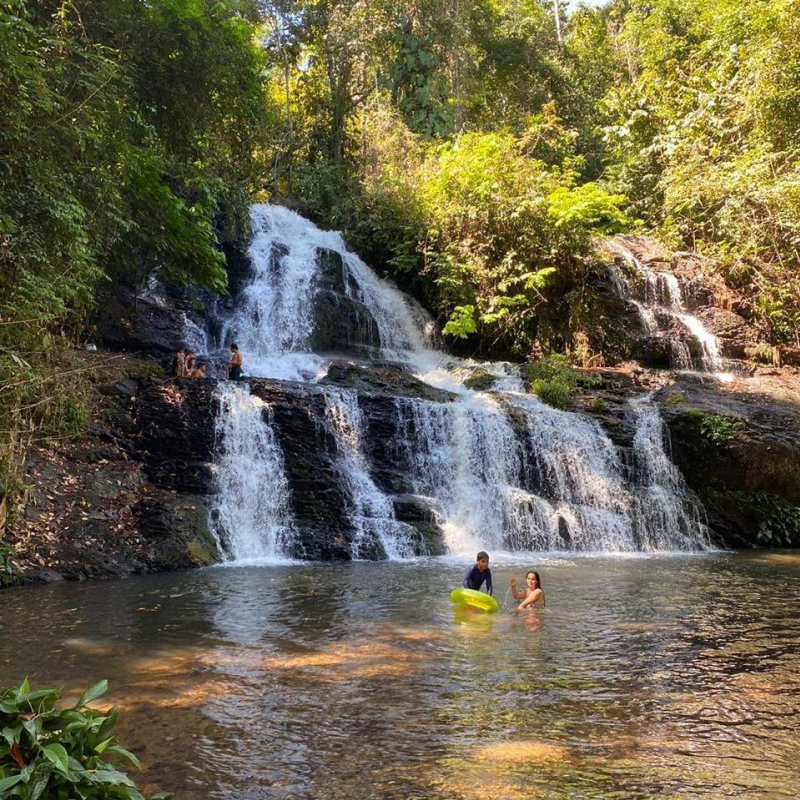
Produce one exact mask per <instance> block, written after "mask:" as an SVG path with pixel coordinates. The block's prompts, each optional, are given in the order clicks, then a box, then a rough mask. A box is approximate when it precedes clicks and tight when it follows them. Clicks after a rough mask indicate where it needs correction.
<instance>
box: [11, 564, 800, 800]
mask: <svg viewBox="0 0 800 800" xmlns="http://www.w3.org/2000/svg"><path fill="white" fill-rule="evenodd" d="M492 555H493V556H494V554H492ZM515 559H516V560H515ZM468 563H469V562H468V561H467V560H466V559H457V558H447V559H435V560H433V559H428V560H417V561H416V562H415V563H413V564H412V563H401V562H394V563H392V562H384V563H353V564H340V565H317V566H311V565H296V566H290V565H282V566H271V567H260V568H253V567H248V568H241V567H240V568H233V567H231V568H227V569H207V570H202V571H199V572H194V573H184V574H172V575H161V576H147V577H141V578H132V579H129V580H125V581H116V582H108V583H96V584H91V585H75V584H60V585H52V586H47V587H32V588H28V589H20V590H15V591H13V592H4V593H2V594H0V602H1V603H2V604H3V605H2V611H3V613H2V626H3V627H2V638H0V683H2V684H9V683H11V682H14V681H19V680H21V679H22V677H24V676H25V675H27V676H29V678H30V679H31V681H32V682H33V683H34V684H35V685H37V686H40V685H43V684H51V685H61V686H64V687H66V691H67V693H68V694H69V695H70V696H71V697H73V698H76V697H77V695H78V694H79V692H80V691H81V689H82V688H84V687H85V686H86V685H88V684H91V683H93V682H95V681H97V680H99V679H101V678H104V677H106V678H108V679H109V681H110V685H111V691H110V697H109V702H112V701H113V702H115V703H118V704H119V706H120V710H121V722H120V736H121V739H122V742H123V744H124V745H125V746H127V747H129V748H131V749H132V750H133V751H134V752H135V753H136V754H137V755H138V756H139V757H140V758H141V760H142V762H143V764H144V768H145V772H144V775H143V776H142V783H143V785H144V786H146V787H150V790H151V791H156V789H161V790H169V791H172V792H174V800H198V799H199V798H203V799H204V800H205V798H215V799H216V800H243V799H245V800H250V799H252V800H256V798H269V797H283V798H292V799H294V798H297V799H300V798H303V799H304V800H352V799H353V798H360V797H376V798H391V799H392V800H395V799H396V800H406V798H425V800H467V799H468V798H485V797H493V796H497V797H503V798H513V797H519V798H525V800H530V798H536V797H541V798H548V799H549V800H574V799H575V798H596V799H597V800H645V799H646V798H650V797H669V798H675V799H676V800H694V799H695V798H707V800H719V798H722V797H754V798H764V800H773V798H774V799H775V800H782V799H783V798H796V786H797V781H796V778H797V765H796V764H797V759H796V757H797V743H798V739H797V732H796V720H797V718H798V716H800V631H798V628H797V625H796V609H797V606H798V603H800V556H799V555H798V554H796V553H792V552H786V553H753V554H739V555H734V554H703V555H696V556H686V555H684V556H673V557H661V556H649V557H638V558H624V559H623V558H608V557H602V556H595V557H581V556H578V555H576V554H575V553H570V554H567V555H562V554H547V555H544V556H539V557H536V559H535V560H534V557H533V556H530V557H529V556H527V555H520V554H514V555H506V556H504V557H502V558H498V559H494V557H493V559H492V564H491V567H492V570H493V577H494V583H495V587H496V589H495V594H496V596H497V597H498V599H499V600H501V601H503V604H504V608H503V609H501V611H500V613H498V614H491V615H490V614H482V613H477V612H470V611H468V610H465V609H459V608H457V607H453V606H452V605H451V603H450V601H449V599H448V593H449V590H450V589H451V588H452V587H453V586H455V585H458V584H459V583H460V580H461V577H462V575H463V573H464V571H465V569H466V567H467V566H468ZM530 567H535V568H538V569H539V570H540V572H541V575H542V581H543V586H544V589H545V592H546V594H547V607H546V608H545V609H544V610H541V611H538V612H529V613H528V612H525V613H515V612H513V611H512V610H511V608H512V607H513V603H511V602H507V601H508V596H507V590H508V583H509V579H510V578H511V577H512V576H514V577H516V579H517V580H518V581H519V580H520V579H521V578H522V575H523V573H524V571H525V570H526V569H528V568H530ZM104 700H105V698H104Z"/></svg>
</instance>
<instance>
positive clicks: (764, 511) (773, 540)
mask: <svg viewBox="0 0 800 800" xmlns="http://www.w3.org/2000/svg"><path fill="white" fill-rule="evenodd" d="M736 500H737V502H738V503H739V506H740V508H742V510H743V511H745V512H748V513H750V514H752V515H753V516H755V518H756V521H757V522H758V541H759V542H760V543H761V544H765V545H785V546H796V545H798V544H800V507H798V506H794V505H792V504H791V503H788V502H787V501H786V500H784V499H783V498H781V497H778V495H775V494H771V493H770V492H753V493H752V494H749V493H746V492H737V493H736Z"/></svg>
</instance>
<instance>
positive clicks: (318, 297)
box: [309, 290, 381, 356]
mask: <svg viewBox="0 0 800 800" xmlns="http://www.w3.org/2000/svg"><path fill="white" fill-rule="evenodd" d="M313 314H314V329H313V330H312V332H311V336H310V337H309V347H310V349H311V350H312V351H313V352H315V353H352V354H354V355H366V356H369V355H373V354H374V353H377V351H378V350H379V349H380V346H381V337H380V333H379V332H378V323H377V322H375V319H374V317H373V316H372V314H371V313H370V311H369V309H368V308H367V307H366V306H365V305H364V304H363V303H361V302H359V301H358V300H354V299H353V298H352V297H348V296H347V295H345V294H340V293H338V292H332V291H329V290H320V291H318V292H317V293H316V294H315V296H314V312H313Z"/></svg>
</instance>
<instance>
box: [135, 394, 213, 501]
mask: <svg viewBox="0 0 800 800" xmlns="http://www.w3.org/2000/svg"><path fill="white" fill-rule="evenodd" d="M215 388H216V382H215V381H211V380H192V379H190V378H177V379H175V380H171V381H156V380H148V381H144V382H143V384H142V387H141V389H140V391H139V394H138V396H137V398H136V404H135V409H134V414H135V417H136V423H137V428H138V440H139V455H140V458H141V459H142V461H143V462H144V466H145V472H146V473H147V476H148V477H149V478H150V480H151V481H152V482H153V483H154V484H155V485H156V486H159V487H161V488H165V489H174V490H177V491H181V492H192V493H196V494H209V493H211V492H212V491H213V474H212V467H211V462H212V459H213V452H214V443H215V435H216V431H215V424H216V417H217V410H218V405H219V401H218V400H217V398H216V395H215Z"/></svg>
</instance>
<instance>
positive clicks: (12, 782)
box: [0, 680, 168, 800]
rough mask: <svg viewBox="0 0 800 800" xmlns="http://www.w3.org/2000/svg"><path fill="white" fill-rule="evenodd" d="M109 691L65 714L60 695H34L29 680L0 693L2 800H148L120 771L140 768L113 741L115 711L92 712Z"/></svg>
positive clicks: (94, 693)
mask: <svg viewBox="0 0 800 800" xmlns="http://www.w3.org/2000/svg"><path fill="white" fill-rule="evenodd" d="M107 688H108V683H107V682H106V681H101V682H100V683H97V684H95V685H94V686H92V687H91V688H90V689H87V690H86V691H85V692H84V693H83V694H82V695H81V697H80V698H79V700H78V702H77V703H76V704H75V705H74V706H72V707H70V708H66V709H58V708H56V706H57V704H58V701H59V700H60V699H61V698H60V694H59V691H58V690H56V689H38V690H35V691H31V688H30V685H29V684H28V681H27V680H25V681H23V682H22V684H21V685H20V686H19V687H18V688H14V689H6V690H5V691H3V692H0V798H3V799H4V800H5V798H12V797H17V798H21V800H67V798H69V800H72V798H81V800H144V797H143V796H142V794H141V793H140V792H139V790H138V789H137V788H136V785H135V784H134V783H133V781H132V780H131V779H130V778H129V777H128V776H127V775H125V774H124V773H123V772H121V771H120V769H119V768H120V766H121V765H124V764H126V763H129V764H133V765H134V766H136V767H138V768H141V766H140V764H139V761H138V759H137V758H136V756H135V755H133V753H129V752H128V751H127V750H125V749H123V748H122V747H120V746H119V745H118V744H117V740H116V738H115V737H114V735H113V729H114V725H115V724H116V721H117V709H116V707H114V708H112V709H111V711H110V712H108V713H107V714H105V713H103V712H101V711H96V710H95V709H93V708H89V706H88V704H89V703H91V702H92V700H96V699H97V698H98V697H100V696H101V695H102V694H104V693H105V691H106V689H107ZM167 796H168V795H166V794H163V793H161V794H158V795H154V796H153V797H152V798H151V800H163V799H164V798H166V797H167Z"/></svg>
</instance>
